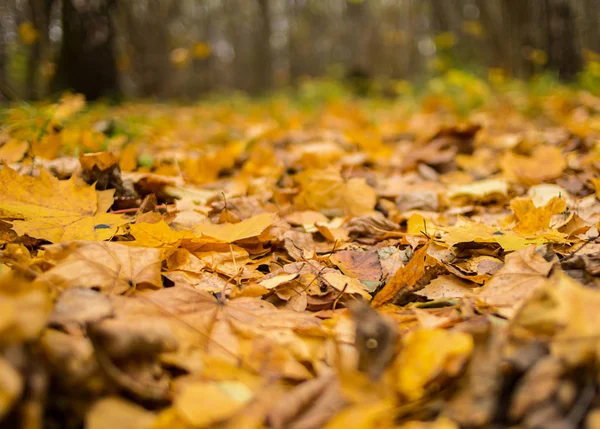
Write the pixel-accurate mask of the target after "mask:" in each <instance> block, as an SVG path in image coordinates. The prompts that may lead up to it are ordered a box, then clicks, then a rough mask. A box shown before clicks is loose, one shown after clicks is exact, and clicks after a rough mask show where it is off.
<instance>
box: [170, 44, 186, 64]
mask: <svg viewBox="0 0 600 429" xmlns="http://www.w3.org/2000/svg"><path fill="white" fill-rule="evenodd" d="M189 59H190V51H189V49H186V48H177V49H173V50H172V51H171V54H170V55H169V60H170V61H171V64H173V65H174V66H175V67H179V68H183V67H185V66H186V65H187V64H188V60H189Z"/></svg>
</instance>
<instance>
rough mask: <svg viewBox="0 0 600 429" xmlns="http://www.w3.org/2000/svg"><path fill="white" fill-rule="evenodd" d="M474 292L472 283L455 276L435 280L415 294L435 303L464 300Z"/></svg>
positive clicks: (440, 277)
mask: <svg viewBox="0 0 600 429" xmlns="http://www.w3.org/2000/svg"><path fill="white" fill-rule="evenodd" d="M474 291H475V289H474V288H473V287H472V286H471V284H470V283H468V282H465V281H463V280H461V279H459V278H457V277H455V276H453V275H445V276H439V277H437V278H435V279H433V280H432V281H431V282H430V283H429V284H428V285H427V286H425V287H424V288H423V289H421V290H419V291H417V292H415V294H416V295H419V296H424V297H426V298H427V299H430V300H434V301H435V300H444V299H449V298H450V299H451V298H462V297H464V296H469V295H471V294H473V292H474Z"/></svg>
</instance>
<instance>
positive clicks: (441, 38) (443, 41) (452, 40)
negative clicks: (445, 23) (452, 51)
mask: <svg viewBox="0 0 600 429" xmlns="http://www.w3.org/2000/svg"><path fill="white" fill-rule="evenodd" d="M433 42H434V43H435V46H436V48H438V49H448V48H451V47H452V46H454V45H455V44H456V36H455V35H454V33H452V32H450V31H446V32H444V33H440V34H437V35H436V36H435V37H434V38H433Z"/></svg>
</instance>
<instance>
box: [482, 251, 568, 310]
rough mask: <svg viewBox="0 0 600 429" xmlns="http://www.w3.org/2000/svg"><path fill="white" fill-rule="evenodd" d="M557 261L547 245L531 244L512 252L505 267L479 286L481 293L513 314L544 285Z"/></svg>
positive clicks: (489, 300) (486, 299)
mask: <svg viewBox="0 0 600 429" xmlns="http://www.w3.org/2000/svg"><path fill="white" fill-rule="evenodd" d="M557 262H558V260H557V258H556V256H555V255H554V254H552V253H550V252H548V249H547V248H545V247H536V246H529V247H527V248H525V249H523V250H519V251H518V252H514V253H511V254H510V255H507V256H506V261H505V263H504V267H503V268H501V269H500V270H499V271H498V272H496V274H494V275H493V276H492V278H491V279H490V280H489V281H488V282H487V283H486V284H485V285H484V286H483V287H482V288H481V289H480V290H479V294H478V297H479V298H480V299H482V300H483V301H485V302H486V303H488V304H490V305H494V306H496V307H498V311H499V312H500V314H502V315H505V316H509V317H510V316H512V315H514V314H515V312H516V311H518V309H519V308H520V306H521V305H523V303H524V302H525V301H526V300H527V298H529V297H530V296H532V295H533V294H534V293H535V292H536V290H537V289H539V288H541V287H543V286H544V284H545V283H546V282H547V281H548V276H549V275H550V271H551V270H552V267H554V265H556V263H557Z"/></svg>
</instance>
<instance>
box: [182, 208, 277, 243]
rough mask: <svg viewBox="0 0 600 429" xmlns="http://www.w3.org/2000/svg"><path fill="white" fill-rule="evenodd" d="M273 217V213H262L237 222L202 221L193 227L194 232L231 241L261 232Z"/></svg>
mask: <svg viewBox="0 0 600 429" xmlns="http://www.w3.org/2000/svg"><path fill="white" fill-rule="evenodd" d="M274 219H275V214H274V213H262V214H259V215H257V216H253V217H251V218H249V219H245V220H243V221H241V222H238V223H222V224H211V223H202V224H199V225H197V226H196V227H195V228H194V233H197V234H202V235H205V236H207V237H212V238H214V239H217V240H219V241H222V242H224V243H233V242H234V241H238V240H243V239H245V238H251V237H256V236H257V235H260V234H262V232H263V231H264V230H265V229H267V228H268V227H269V226H270V225H271V224H272V223H273V220H274Z"/></svg>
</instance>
